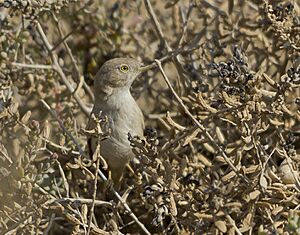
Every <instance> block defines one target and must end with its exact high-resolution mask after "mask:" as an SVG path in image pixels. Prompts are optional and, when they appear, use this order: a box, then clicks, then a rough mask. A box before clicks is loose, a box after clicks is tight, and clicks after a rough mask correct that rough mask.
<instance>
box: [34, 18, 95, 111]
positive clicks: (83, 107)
mask: <svg viewBox="0 0 300 235" xmlns="http://www.w3.org/2000/svg"><path fill="white" fill-rule="evenodd" d="M36 25H37V30H38V32H39V34H40V36H41V38H42V40H43V42H44V45H45V47H46V48H47V50H48V53H49V55H50V57H51V60H52V63H53V67H54V69H55V71H56V72H57V73H58V75H59V76H60V78H61V80H62V81H63V83H64V84H65V85H66V87H67V89H68V90H69V92H70V93H71V94H73V97H74V99H75V100H76V102H77V103H78V105H79V107H80V108H81V110H82V111H83V112H84V113H85V114H86V115H87V116H89V115H90V111H91V110H90V109H89V108H88V107H86V105H85V104H84V103H83V102H82V99H81V98H80V97H79V96H78V94H77V93H74V90H75V89H74V88H73V86H72V85H71V84H70V82H69V81H68V79H67V77H66V75H65V73H64V72H63V70H62V68H61V67H60V65H59V63H58V59H57V55H56V54H55V53H54V51H52V46H51V45H50V43H49V41H48V38H47V37H46V35H45V33H44V30H43V28H42V26H41V25H40V23H39V22H37V23H36Z"/></svg>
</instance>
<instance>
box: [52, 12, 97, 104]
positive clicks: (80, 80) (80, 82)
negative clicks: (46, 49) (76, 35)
mask: <svg viewBox="0 0 300 235" xmlns="http://www.w3.org/2000/svg"><path fill="white" fill-rule="evenodd" d="M51 15H52V17H53V19H54V21H55V23H56V26H57V29H58V32H59V35H60V38H62V39H63V40H62V43H63V45H64V47H65V48H66V50H67V53H68V55H69V57H70V58H71V62H72V65H73V67H74V69H75V74H76V78H75V81H76V82H77V83H78V84H77V87H76V89H75V92H74V93H76V91H78V90H79V89H80V88H81V86H83V88H84V90H85V91H86V92H87V94H88V95H89V96H90V98H91V99H92V101H94V94H93V92H92V91H91V89H90V87H89V86H88V85H87V84H86V82H85V81H84V79H83V76H82V75H80V71H79V68H78V65H77V63H76V60H75V58H74V56H73V54H72V51H71V49H70V47H69V45H68V43H67V41H66V40H67V38H66V37H64V36H63V32H62V29H61V27H60V25H59V21H58V19H57V17H56V15H55V14H54V12H51Z"/></svg>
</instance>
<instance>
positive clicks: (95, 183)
mask: <svg viewBox="0 0 300 235" xmlns="http://www.w3.org/2000/svg"><path fill="white" fill-rule="evenodd" d="M99 134H100V133H98V135H99ZM98 139H99V140H100V137H98ZM99 142H100V141H99ZM97 148H98V149H97V151H96V152H97V153H98V155H100V143H98V145H97ZM99 165H100V156H98V157H97V161H96V171H95V179H94V189H93V202H92V205H91V209H90V216H89V223H88V230H87V235H89V234H90V232H91V224H92V218H93V214H94V207H95V200H96V194H97V180H98V174H97V171H98V169H99Z"/></svg>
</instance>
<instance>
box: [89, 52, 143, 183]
mask: <svg viewBox="0 0 300 235" xmlns="http://www.w3.org/2000/svg"><path fill="white" fill-rule="evenodd" d="M142 72H143V67H142V64H141V63H140V62H138V61H137V60H135V59H131V58H115V59H111V60H108V61H107V62H105V63H104V64H103V65H102V67H101V68H100V70H99V71H98V73H97V74H96V76H95V80H94V94H95V103H94V108H93V110H92V113H94V114H95V115H98V114H99V113H100V112H101V115H103V116H107V118H108V127H109V129H110V131H109V134H108V137H107V138H105V139H104V140H102V141H101V143H100V154H101V156H102V157H103V158H104V159H105V160H106V162H107V164H108V167H109V170H110V171H111V178H112V180H113V182H114V184H115V185H117V184H119V183H120V180H121V178H122V175H123V171H124V168H125V166H126V164H127V163H128V162H129V161H130V160H131V159H133V157H134V154H133V152H132V148H131V146H130V142H129V140H128V133H130V134H131V135H132V136H136V135H138V136H143V131H144V117H143V113H142V111H141V109H140V108H139V106H138V105H137V103H136V101H135V100H134V98H133V97H132V95H131V93H130V87H131V84H132V83H133V81H134V80H135V79H136V78H137V77H138V76H139V75H140V74H141V73H142ZM94 127H95V122H94V121H93V120H92V119H91V118H90V120H89V123H88V128H87V129H93V128H94ZM96 145H97V140H96V138H94V137H91V138H89V139H88V148H89V150H90V152H91V153H90V154H92V153H93V152H94V151H95V149H96Z"/></svg>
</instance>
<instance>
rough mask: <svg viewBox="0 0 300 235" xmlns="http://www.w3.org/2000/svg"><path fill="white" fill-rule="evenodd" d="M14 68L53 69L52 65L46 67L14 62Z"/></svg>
mask: <svg viewBox="0 0 300 235" xmlns="http://www.w3.org/2000/svg"><path fill="white" fill-rule="evenodd" d="M11 65H12V66H16V67H20V68H29V69H53V70H54V67H53V66H52V65H45V64H24V63H18V62H12V63H11Z"/></svg>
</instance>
